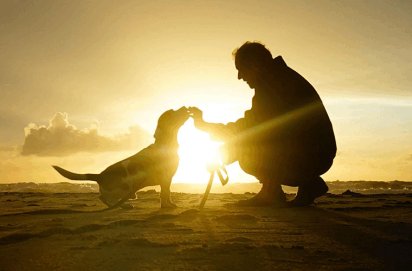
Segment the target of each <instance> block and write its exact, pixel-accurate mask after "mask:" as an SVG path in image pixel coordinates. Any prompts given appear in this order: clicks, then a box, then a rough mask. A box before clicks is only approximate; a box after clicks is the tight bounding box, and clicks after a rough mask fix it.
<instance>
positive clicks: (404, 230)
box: [0, 190, 412, 270]
mask: <svg viewBox="0 0 412 271" xmlns="http://www.w3.org/2000/svg"><path fill="white" fill-rule="evenodd" d="M250 196H252V195H251V194H250V193H245V194H230V193H225V194H211V195H210V197H209V200H208V201H207V203H206V206H205V208H204V209H203V210H199V209H198V208H197V207H198V204H199V202H200V200H201V197H202V195H201V194H188V193H174V194H173V198H174V200H175V202H176V203H177V204H178V206H179V207H178V208H177V209H167V210H162V209H160V208H159V195H158V193H157V192H156V191H154V190H149V191H146V192H139V193H138V199H136V200H132V201H130V203H131V207H132V208H129V209H116V210H109V211H106V212H99V210H101V209H103V208H104V205H103V204H102V203H101V202H100V201H99V200H98V194H97V193H54V194H53V193H15V192H2V193H1V195H0V201H1V215H0V270H410V269H409V268H410V266H411V264H412V257H411V255H412V194H375V195H362V194H361V195H357V194H354V195H342V194H328V195H326V196H323V197H321V198H320V199H319V200H318V201H317V204H316V205H315V206H311V207H304V208H281V209H278V208H269V207H265V208H256V207H242V208H240V207H237V206H233V205H231V204H232V203H234V202H236V201H237V200H240V199H245V198H247V197H250ZM288 196H289V197H292V196H293V195H288Z"/></svg>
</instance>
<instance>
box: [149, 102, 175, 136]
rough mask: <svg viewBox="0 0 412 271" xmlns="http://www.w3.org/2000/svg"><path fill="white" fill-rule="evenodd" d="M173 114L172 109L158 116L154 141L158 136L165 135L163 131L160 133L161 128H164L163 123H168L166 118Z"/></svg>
mask: <svg viewBox="0 0 412 271" xmlns="http://www.w3.org/2000/svg"><path fill="white" fill-rule="evenodd" d="M173 112H174V111H173V109H170V110H167V111H165V112H163V114H162V115H160V117H159V120H158V121H157V127H156V131H155V133H154V138H155V139H157V138H158V136H160V135H162V134H164V133H165V131H162V127H164V126H165V123H166V122H167V121H168V118H169V117H168V116H169V115H170V114H171V113H173Z"/></svg>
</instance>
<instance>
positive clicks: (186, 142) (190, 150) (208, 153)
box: [174, 120, 222, 183]
mask: <svg viewBox="0 0 412 271" xmlns="http://www.w3.org/2000/svg"><path fill="white" fill-rule="evenodd" d="M178 140H179V145H180V147H179V157H180V162H179V168H178V170H177V173H176V175H175V177H174V182H184V183H206V182H207V179H208V176H209V172H208V171H207V166H208V164H210V163H217V162H220V160H221V159H220V153H219V146H220V145H221V144H222V143H221V142H217V141H213V140H211V139H210V138H209V135H208V134H207V133H204V132H202V131H200V130H198V129H196V128H195V126H194V124H193V120H189V121H187V122H186V124H185V125H183V126H182V128H180V131H179V135H178Z"/></svg>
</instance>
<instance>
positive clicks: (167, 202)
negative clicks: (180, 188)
mask: <svg viewBox="0 0 412 271" xmlns="http://www.w3.org/2000/svg"><path fill="white" fill-rule="evenodd" d="M170 183H171V182H168V183H165V184H161V185H160V189H161V190H160V207H161V208H176V207H177V206H176V204H174V203H173V202H172V200H171V199H170Z"/></svg>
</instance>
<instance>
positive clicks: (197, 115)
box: [188, 106, 203, 122]
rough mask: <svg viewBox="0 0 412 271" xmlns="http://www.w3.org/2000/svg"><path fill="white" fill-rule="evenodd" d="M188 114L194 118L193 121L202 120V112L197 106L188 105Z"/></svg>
mask: <svg viewBox="0 0 412 271" xmlns="http://www.w3.org/2000/svg"><path fill="white" fill-rule="evenodd" d="M188 111H189V114H190V116H191V117H192V118H193V119H194V121H195V122H196V121H203V112H202V110H200V109H199V108H197V107H195V106H193V107H189V109H188Z"/></svg>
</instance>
